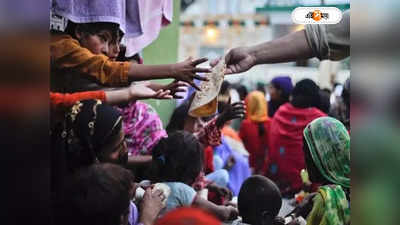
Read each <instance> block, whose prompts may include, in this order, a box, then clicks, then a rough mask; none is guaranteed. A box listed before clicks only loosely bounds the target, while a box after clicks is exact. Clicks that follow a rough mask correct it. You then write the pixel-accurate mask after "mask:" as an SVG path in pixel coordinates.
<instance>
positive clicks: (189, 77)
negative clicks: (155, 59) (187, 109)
mask: <svg viewBox="0 0 400 225" xmlns="http://www.w3.org/2000/svg"><path fill="white" fill-rule="evenodd" d="M206 61H207V59H206V58H201V59H196V60H192V59H191V58H188V59H186V60H185V61H183V62H179V63H175V64H167V65H143V64H132V65H131V67H130V69H129V71H128V80H130V81H139V80H150V79H165V78H173V79H176V80H180V81H184V82H187V83H188V84H190V85H191V86H193V87H194V88H196V89H197V90H200V88H199V87H198V86H197V85H196V84H195V83H194V81H193V80H194V79H198V80H204V81H207V78H204V77H201V76H199V75H196V73H210V72H211V70H210V69H206V68H198V67H196V66H197V65H199V64H201V63H203V62H206Z"/></svg>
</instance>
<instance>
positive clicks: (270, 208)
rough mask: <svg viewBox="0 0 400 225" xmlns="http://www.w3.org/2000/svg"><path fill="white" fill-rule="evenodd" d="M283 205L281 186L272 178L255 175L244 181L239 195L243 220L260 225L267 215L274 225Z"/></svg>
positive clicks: (240, 212) (239, 207) (239, 205)
mask: <svg viewBox="0 0 400 225" xmlns="http://www.w3.org/2000/svg"><path fill="white" fill-rule="evenodd" d="M281 206H282V196H281V194H280V191H279V188H278V186H276V184H275V183H274V182H273V181H271V180H270V179H268V178H266V177H264V176H260V175H254V176H251V177H249V178H247V179H246V180H245V181H244V182H243V184H242V187H241V188H240V192H239V196H238V209H239V214H240V216H241V217H242V218H243V222H245V223H248V224H254V225H258V224H262V220H263V219H265V218H264V216H267V217H269V223H270V224H271V225H272V224H274V223H275V222H274V221H275V218H276V217H277V215H278V213H279V210H280V209H281ZM265 214H266V215H265Z"/></svg>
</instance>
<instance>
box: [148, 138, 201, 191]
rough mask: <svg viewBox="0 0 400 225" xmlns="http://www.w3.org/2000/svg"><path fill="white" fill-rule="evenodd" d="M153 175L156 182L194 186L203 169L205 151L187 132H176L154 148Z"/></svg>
mask: <svg viewBox="0 0 400 225" xmlns="http://www.w3.org/2000/svg"><path fill="white" fill-rule="evenodd" d="M152 156H153V162H152V173H153V179H154V181H155V182H182V183H185V184H187V185H192V184H193V182H194V181H195V179H196V178H197V176H198V175H199V174H200V172H201V170H202V169H203V159H204V158H203V149H202V148H201V146H200V143H199V141H198V140H197V138H196V137H195V136H194V135H193V134H191V133H189V132H187V131H174V132H172V133H169V134H168V138H163V139H161V140H160V141H159V142H158V144H157V145H156V146H155V147H154V148H153V153H152Z"/></svg>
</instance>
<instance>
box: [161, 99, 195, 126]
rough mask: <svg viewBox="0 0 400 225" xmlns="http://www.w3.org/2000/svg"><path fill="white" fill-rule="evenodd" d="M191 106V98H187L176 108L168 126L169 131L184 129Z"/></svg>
mask: <svg viewBox="0 0 400 225" xmlns="http://www.w3.org/2000/svg"><path fill="white" fill-rule="evenodd" d="M189 108H190V100H186V101H185V102H183V103H182V104H181V105H180V106H178V107H177V108H176V109H175V110H174V112H173V113H172V116H171V119H170V120H169V123H168V125H167V128H166V130H167V132H168V133H169V132H172V131H176V130H183V128H184V126H185V119H186V117H187V116H188V112H189Z"/></svg>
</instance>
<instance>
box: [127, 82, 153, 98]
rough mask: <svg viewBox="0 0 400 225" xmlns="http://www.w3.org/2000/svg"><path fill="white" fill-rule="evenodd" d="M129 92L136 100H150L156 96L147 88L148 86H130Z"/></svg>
mask: <svg viewBox="0 0 400 225" xmlns="http://www.w3.org/2000/svg"><path fill="white" fill-rule="evenodd" d="M131 90H132V91H133V92H134V94H135V95H136V96H137V98H138V99H143V98H151V97H153V96H155V95H156V92H155V91H154V90H153V89H151V88H149V87H148V84H146V83H145V84H137V85H133V86H131Z"/></svg>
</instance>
